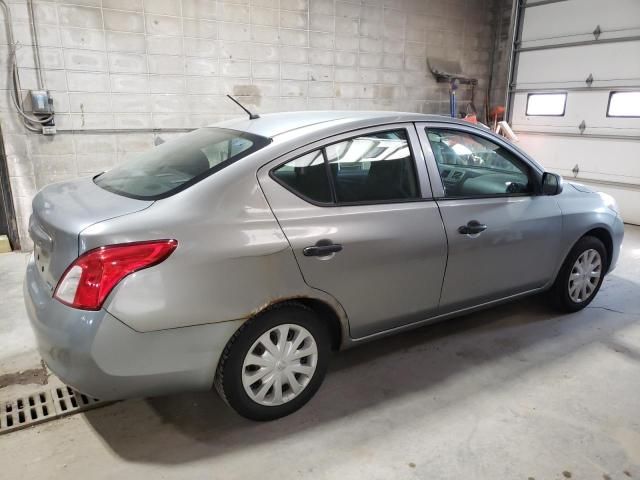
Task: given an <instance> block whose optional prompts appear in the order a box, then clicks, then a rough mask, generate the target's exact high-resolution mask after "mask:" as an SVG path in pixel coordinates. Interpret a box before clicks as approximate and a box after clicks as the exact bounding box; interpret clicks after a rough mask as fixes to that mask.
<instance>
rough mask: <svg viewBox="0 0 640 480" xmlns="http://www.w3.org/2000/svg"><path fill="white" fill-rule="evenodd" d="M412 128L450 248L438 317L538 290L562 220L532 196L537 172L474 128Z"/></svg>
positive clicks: (549, 202) (549, 203)
mask: <svg viewBox="0 0 640 480" xmlns="http://www.w3.org/2000/svg"><path fill="white" fill-rule="evenodd" d="M418 128H419V134H420V138H421V141H422V143H423V146H424V147H425V152H426V158H427V161H428V162H431V168H430V172H432V175H431V177H432V178H431V179H432V181H435V182H438V183H437V187H434V190H439V191H438V192H437V196H438V200H437V202H438V205H439V206H440V212H441V214H442V220H443V222H444V225H445V229H446V232H447V237H448V242H449V257H448V263H447V269H446V274H445V279H444V283H443V287H442V298H441V300H440V310H441V313H447V312H452V311H455V310H459V309H462V308H466V307H470V306H475V305H478V304H482V303H484V302H489V301H492V300H496V299H500V298H505V297H509V296H511V295H515V294H519V293H524V292H527V291H530V290H535V289H537V288H540V287H542V286H544V285H545V284H546V283H547V282H548V281H549V280H550V278H551V277H552V275H553V272H554V271H555V267H556V266H557V265H558V262H559V255H560V231H561V229H562V216H561V212H560V209H559V207H558V205H557V202H556V200H555V198H554V197H552V196H543V195H538V194H537V185H538V182H539V180H540V175H541V172H539V171H538V170H537V169H536V167H535V166H534V165H532V164H531V163H529V162H528V161H527V160H526V159H524V158H521V157H520V156H519V155H518V154H517V153H516V152H514V151H512V150H510V149H509V148H508V145H506V144H504V145H503V144H502V143H501V142H498V141H497V140H493V139H492V138H491V137H489V136H488V135H486V136H485V135H482V134H480V133H475V131H474V130H472V129H465V128H464V127H460V129H451V128H446V129H443V128H438V127H437V126H432V127H429V126H426V125H420V126H419V127H418Z"/></svg>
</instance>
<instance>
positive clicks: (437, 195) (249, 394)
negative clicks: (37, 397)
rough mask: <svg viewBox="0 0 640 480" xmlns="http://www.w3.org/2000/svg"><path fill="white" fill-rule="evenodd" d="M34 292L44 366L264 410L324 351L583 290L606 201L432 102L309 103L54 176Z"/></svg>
mask: <svg viewBox="0 0 640 480" xmlns="http://www.w3.org/2000/svg"><path fill="white" fill-rule="evenodd" d="M29 232H30V235H31V237H32V239H33V241H34V244H35V250H34V254H33V257H32V258H31V260H30V262H29V264H28V267H27V275H26V281H25V286H24V288H25V301H26V306H27V310H28V313H29V317H30V319H31V323H32V326H33V329H34V331H35V333H36V336H37V341H38V344H39V349H40V353H41V355H42V357H43V359H44V360H45V361H46V363H47V364H48V365H49V367H50V368H51V370H53V372H55V373H56V374H57V375H58V376H59V377H60V378H61V379H62V380H63V381H65V382H67V383H68V384H69V385H71V386H73V387H75V388H77V389H78V390H80V391H82V392H85V393H87V394H90V395H92V396H95V397H98V398H102V399H117V398H124V397H133V396H148V395H158V394H165V393H170V392H176V391H183V390H194V389H210V388H212V387H213V386H215V388H216V389H217V390H218V392H219V393H220V395H221V396H222V397H223V398H224V399H225V401H226V402H227V403H228V404H229V405H230V406H231V407H233V408H234V409H235V410H236V411H237V412H238V413H240V414H241V415H243V416H246V417H248V418H252V419H256V420H268V419H274V418H278V417H281V416H283V415H287V414H289V413H291V412H293V411H295V410H297V409H298V408H300V407H301V406H302V405H304V404H305V403H306V402H307V401H308V400H309V399H310V398H311V397H312V396H313V394H314V393H315V392H316V391H317V390H318V388H319V387H320V384H321V382H322V379H323V377H324V375H325V372H326V369H327V363H328V360H329V355H330V353H331V351H332V350H339V349H342V348H346V347H349V346H353V345H356V344H358V343H360V342H364V341H366V340H371V339H375V338H379V337H382V336H384V335H388V334H392V333H395V332H399V331H401V330H405V329H409V328H414V327H417V326H420V325H424V324H426V323H429V322H435V321H439V320H444V319H447V318H450V317H452V316H455V315H459V314H461V313H466V312H469V311H472V310H475V309H479V308H485V307H489V306H492V305H495V304H496V303H498V302H503V301H506V300H515V299H517V298H520V297H522V296H524V295H529V294H533V293H536V292H543V291H547V292H548V294H549V297H550V298H551V300H553V301H554V302H555V304H556V305H557V306H558V307H559V308H561V309H562V310H564V311H568V312H571V311H576V310H579V309H581V308H584V307H585V306H586V305H588V304H589V302H591V301H592V300H593V298H594V296H595V295H596V294H597V292H598V289H599V288H600V286H601V284H602V281H603V279H604V277H605V275H606V274H607V273H608V272H610V271H611V270H612V269H613V267H614V266H615V264H616V261H617V258H618V253H619V250H620V244H621V241H622V236H623V224H622V220H621V219H620V216H619V214H618V211H617V207H616V204H615V201H614V200H613V199H612V198H611V197H609V196H607V195H605V194H602V193H597V192H594V191H592V190H590V189H589V188H587V187H585V186H582V185H579V184H573V183H563V181H562V179H561V178H560V177H559V176H557V175H555V174H553V173H549V172H545V170H544V169H543V168H542V167H541V166H540V165H539V164H538V163H536V162H535V161H534V160H533V159H531V158H530V157H528V156H527V155H526V154H525V153H524V152H522V151H521V150H520V149H518V148H517V147H516V146H515V145H513V144H511V143H509V142H508V141H506V140H505V139H504V138H502V137H498V136H496V135H494V134H492V133H491V132H490V131H488V130H486V129H483V128H479V127H475V126H473V125H471V124H468V123H465V122H462V121H457V120H453V119H450V118H443V117H437V116H428V115H419V114H409V113H394V112H297V113H282V114H271V115H264V116H262V117H260V118H250V119H240V120H233V121H228V122H224V123H221V124H218V125H215V126H212V127H208V128H202V129H200V130H197V131H194V132H192V133H189V134H187V135H184V136H182V137H180V138H178V139H176V140H174V141H171V142H167V143H165V144H163V145H160V146H158V147H156V148H154V149H152V150H150V151H148V152H146V153H143V154H142V155H140V156H139V157H138V158H135V159H132V160H131V161H129V162H127V163H124V164H123V165H121V166H118V167H116V168H114V169H112V170H109V171H107V172H104V173H102V174H100V175H97V176H96V177H94V178H87V179H80V180H74V181H70V182H64V183H58V184H54V185H50V186H48V187H46V188H44V189H43V190H42V191H41V192H39V193H38V195H37V196H36V197H35V199H34V201H33V215H32V217H31V220H30V226H29Z"/></svg>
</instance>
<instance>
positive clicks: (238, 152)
mask: <svg viewBox="0 0 640 480" xmlns="http://www.w3.org/2000/svg"><path fill="white" fill-rule="evenodd" d="M269 142H270V140H269V139H268V138H265V137H260V136H257V135H252V134H249V133H246V132H239V131H235V130H226V129H221V128H201V129H199V130H196V131H194V132H191V133H187V134H186V135H183V136H181V137H179V138H177V139H175V140H172V141H170V142H167V143H163V144H162V145H159V146H157V147H155V148H152V149H151V150H149V151H147V152H144V153H142V154H138V155H137V156H136V157H134V158H132V159H131V160H129V161H127V162H126V163H124V164H122V165H120V166H118V167H116V168H113V169H111V170H109V171H107V172H105V173H103V174H101V175H98V176H97V177H95V179H94V181H95V183H96V185H98V186H99V187H102V188H104V189H105V190H109V191H110V192H113V193H117V194H120V195H124V196H126V197H131V198H137V199H140V200H157V199H159V198H165V197H168V196H170V195H173V194H174V193H176V192H178V191H180V190H184V189H185V188H188V187H189V186H191V185H193V184H194V183H197V182H198V181H200V180H202V179H203V178H205V177H207V176H209V175H211V174H212V173H215V172H217V171H218V170H221V169H223V168H225V167H226V166H228V165H231V164H232V163H233V162H235V161H237V160H239V159H241V158H242V157H246V156H247V155H249V154H251V153H253V152H255V151H257V150H259V149H261V148H263V147H264V146H265V145H267V144H268V143H269Z"/></svg>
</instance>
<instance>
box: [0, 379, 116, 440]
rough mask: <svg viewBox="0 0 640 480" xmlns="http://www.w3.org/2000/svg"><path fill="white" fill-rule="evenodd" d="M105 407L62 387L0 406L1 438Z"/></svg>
mask: <svg viewBox="0 0 640 480" xmlns="http://www.w3.org/2000/svg"><path fill="white" fill-rule="evenodd" d="M104 404H106V402H102V401H100V400H98V399H97V398H91V397H88V396H87V395H85V394H83V393H80V392H77V391H75V390H73V389H72V388H71V387H67V386H61V387H56V388H53V389H51V390H44V391H41V392H36V393H34V394H31V395H26V396H24V397H19V398H17V399H15V400H12V401H9V402H5V403H4V404H2V405H0V435H2V434H4V433H9V432H12V431H14V430H19V429H21V428H25V427H30V426H32V425H35V424H38V423H43V422H47V421H49V420H53V419H54V418H59V417H64V416H66V415H71V414H73V413H78V412H82V411H85V410H90V409H92V408H96V407H99V406H101V405H104Z"/></svg>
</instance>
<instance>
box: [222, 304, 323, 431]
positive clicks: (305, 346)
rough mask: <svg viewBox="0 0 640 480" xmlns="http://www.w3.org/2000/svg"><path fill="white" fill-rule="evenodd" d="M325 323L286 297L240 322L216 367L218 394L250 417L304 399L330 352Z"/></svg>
mask: <svg viewBox="0 0 640 480" xmlns="http://www.w3.org/2000/svg"><path fill="white" fill-rule="evenodd" d="M330 345H331V342H330V339H329V334H328V331H327V329H326V327H325V325H323V324H322V322H321V321H320V319H319V318H318V317H317V315H316V314H315V313H314V312H313V311H312V310H310V309H308V308H307V307H304V306H303V305H299V304H296V303H287V304H283V305H280V306H276V307H274V308H272V309H269V310H267V311H265V312H263V313H261V314H259V315H258V316H256V317H254V318H252V319H251V320H249V321H248V322H247V323H245V324H244V325H243V326H242V327H241V328H240V329H239V330H238V332H236V334H235V335H234V336H233V337H232V338H231V340H230V341H229V343H228V344H227V346H226V348H225V351H224V353H223V355H222V357H221V359H220V363H219V365H218V369H217V372H216V379H215V386H216V389H217V390H218V393H219V394H220V396H221V397H222V398H223V399H224V400H225V402H227V404H228V405H230V406H231V407H232V408H233V409H234V410H235V411H236V412H238V413H239V414H240V415H242V416H243V417H246V418H250V419H252V420H273V419H276V418H280V417H283V416H285V415H289V414H290V413H293V412H295V411H296V410H298V409H299V408H301V407H302V406H303V405H304V404H305V403H307V402H308V401H309V400H310V399H311V397H312V396H313V395H314V394H315V392H316V391H317V390H318V388H319V387H320V384H321V383H322V380H323V379H324V376H325V373H326V369H327V363H328V357H329V353H330Z"/></svg>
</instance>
